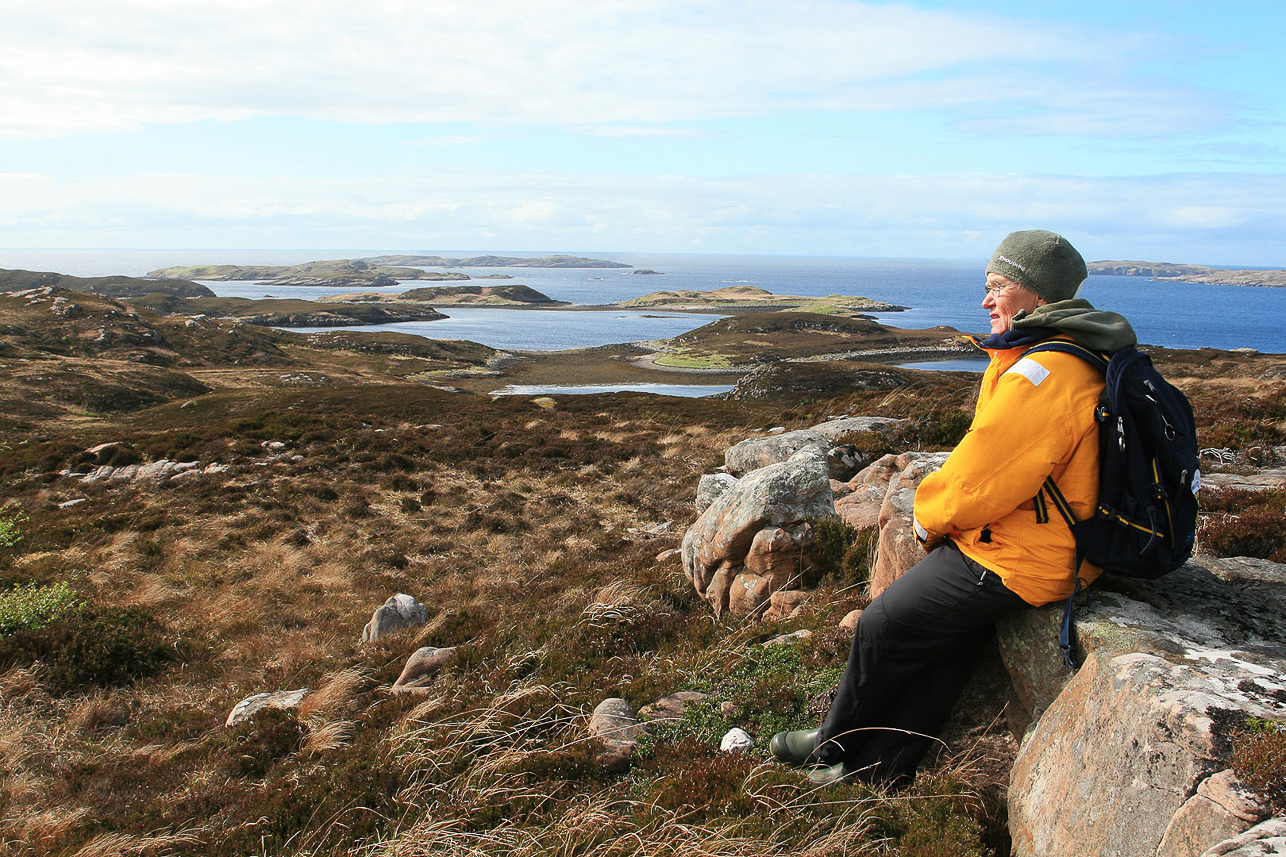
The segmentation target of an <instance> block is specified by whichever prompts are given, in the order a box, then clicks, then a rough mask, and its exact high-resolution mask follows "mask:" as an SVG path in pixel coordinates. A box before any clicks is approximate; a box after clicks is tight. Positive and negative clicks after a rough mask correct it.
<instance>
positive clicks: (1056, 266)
mask: <svg viewBox="0 0 1286 857" xmlns="http://www.w3.org/2000/svg"><path fill="white" fill-rule="evenodd" d="M987 273H988V274H999V275H1000V276H1002V277H1004V278H1006V279H1008V280H1012V281H1014V282H1015V283H1018V284H1019V285H1022V286H1026V287H1027V288H1029V289H1031V290H1032V291H1033V292H1035V293H1036V294H1038V295H1040V296H1041V297H1042V298H1044V299H1045V300H1047V301H1049V302H1050V303H1058V302H1059V301H1065V300H1070V299H1072V298H1074V297H1076V290H1077V289H1079V288H1080V286H1081V282H1082V281H1083V280H1084V279H1085V278H1086V276H1088V275H1089V271H1087V270H1086V268H1085V260H1084V259H1082V258H1081V254H1080V253H1077V252H1076V248H1075V247H1073V246H1072V245H1071V244H1069V243H1068V242H1067V239H1066V238H1064V237H1063V236H1061V235H1059V234H1057V233H1055V232H1047V231H1045V230H1044V229H1030V230H1028V231H1026V232H1011V233H1009V234H1008V235H1007V236H1005V240H1004V241H1001V242H1000V246H999V247H997V248H996V252H995V253H992V254H991V261H990V262H988V263H987Z"/></svg>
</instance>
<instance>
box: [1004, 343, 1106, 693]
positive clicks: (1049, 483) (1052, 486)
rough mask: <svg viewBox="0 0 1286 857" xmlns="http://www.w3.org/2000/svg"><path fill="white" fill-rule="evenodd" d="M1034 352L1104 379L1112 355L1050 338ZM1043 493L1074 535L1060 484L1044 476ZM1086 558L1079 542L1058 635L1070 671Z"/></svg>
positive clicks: (1073, 521) (1073, 515)
mask: <svg viewBox="0 0 1286 857" xmlns="http://www.w3.org/2000/svg"><path fill="white" fill-rule="evenodd" d="M1034 351H1057V352H1060V353H1063V354H1072V355H1075V356H1077V357H1079V358H1081V359H1082V360H1084V361H1085V362H1086V363H1089V364H1090V365H1091V366H1094V367H1095V368H1096V369H1098V370H1099V371H1100V372H1102V373H1103V375H1104V377H1105V378H1106V376H1107V364H1108V361H1109V360H1110V359H1111V356H1110V355H1109V354H1107V353H1105V352H1101V351H1095V350H1094V349H1092V348H1086V347H1085V346H1084V345H1081V344H1080V343H1079V342H1075V341H1072V340H1067V339H1050V340H1046V341H1045V342H1042V343H1040V344H1039V345H1033V346H1032V347H1031V348H1028V349H1027V350H1026V351H1025V352H1023V356H1026V355H1028V354H1031V353H1032V352H1034ZM1043 491H1044V493H1045V494H1046V495H1048V496H1049V499H1050V501H1051V502H1052V503H1053V504H1054V508H1056V509H1058V513H1059V514H1060V515H1062V516H1063V520H1065V521H1066V522H1067V527H1068V529H1069V530H1071V531H1072V532H1073V534H1074V533H1075V532H1076V530H1075V527H1076V525H1077V524H1078V523H1080V522H1079V521H1078V520H1077V518H1076V513H1075V512H1073V511H1072V505H1071V504H1070V503H1068V502H1067V498H1066V497H1064V496H1063V492H1062V491H1060V490H1059V488H1058V485H1057V484H1056V483H1055V482H1054V477H1053V476H1046V477H1045V484H1044V486H1043ZM1036 496H1037V500H1039V499H1040V494H1037V495H1036ZM1038 505H1043V504H1038ZM1073 538H1075V536H1073ZM1084 558H1085V557H1084V554H1082V553H1081V546H1080V543H1079V542H1076V553H1075V559H1074V560H1073V561H1072V582H1073V584H1074V586H1073V588H1072V594H1071V595H1069V596H1067V601H1066V602H1065V603H1064V606H1063V624H1062V627H1061V629H1060V630H1059V634H1058V647H1059V648H1060V649H1062V651H1063V666H1065V667H1067V668H1068V669H1069V670H1075V669H1076V652H1075V643H1074V641H1073V639H1072V636H1073V634H1074V632H1075V630H1076V629H1075V625H1074V624H1073V622H1072V608H1073V605H1074V602H1075V599H1076V595H1077V594H1078V593H1079V592H1080V591H1081V562H1082V561H1083V560H1084Z"/></svg>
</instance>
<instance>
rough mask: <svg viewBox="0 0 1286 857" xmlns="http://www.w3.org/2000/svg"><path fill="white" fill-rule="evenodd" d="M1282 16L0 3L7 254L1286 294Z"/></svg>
mask: <svg viewBox="0 0 1286 857" xmlns="http://www.w3.org/2000/svg"><path fill="white" fill-rule="evenodd" d="M1284 44H1286V3H1282V2H1279V0H1249V2H1246V0H1222V2H1219V3H1212V2H1210V0H1202V2H1189V0H1166V2H1160V0H1132V1H1131V0H1111V2H1100V0H1079V2H1076V3H1063V2H1060V3H1045V2H1038V1H1036V2H1034V1H1033V0H1027V2H1008V0H991V1H990V2H985V1H984V0H954V1H953V0H913V2H902V3H882V2H851V0H791V2H789V3H786V2H781V0H771V1H770V2H759V0H744V2H721V0H483V1H482V2H476V0H475V2H461V0H366V2H361V3H354V2H351V0H345V2H337V1H336V0H291V1H290V2H287V1H286V0H41V2H40V3H39V4H37V3H32V2H31V1H30V0H0V248H10V249H34V248H74V247H92V248H112V249H135V248H260V249H270V248H290V249H295V248H316V249H327V248H352V247H363V248H371V249H372V250H387V251H406V252H417V251H418V252H444V251H449V252H454V251H477V252H491V251H513V252H582V253H594V252H598V253H628V252H636V253H647V252H656V253H662V252H664V253H674V252H691V253H731V254H770V255H813V256H867V257H904V258H942V259H977V258H983V259H985V258H986V257H987V256H988V255H989V254H990V253H991V250H992V249H993V248H994V247H995V245H996V243H997V242H998V241H999V240H1000V239H1001V238H1003V237H1004V235H1005V234H1007V233H1008V232H1010V231H1012V230H1015V229H1030V228H1043V229H1051V230H1054V231H1057V232H1061V233H1063V234H1064V235H1066V236H1067V237H1068V238H1069V239H1070V240H1071V241H1072V242H1073V243H1074V244H1075V245H1076V246H1078V247H1079V248H1080V249H1081V250H1082V253H1083V254H1084V255H1085V256H1086V258H1087V259H1091V260H1093V259H1136V260H1146V261H1170V262H1186V263H1194V264H1215V265H1229V266H1238V265H1244V266H1257V267H1286V240H1283V239H1284V238H1286V95H1284V94H1283V89H1284V87H1283V83H1286V49H1284V47H1283V45H1284Z"/></svg>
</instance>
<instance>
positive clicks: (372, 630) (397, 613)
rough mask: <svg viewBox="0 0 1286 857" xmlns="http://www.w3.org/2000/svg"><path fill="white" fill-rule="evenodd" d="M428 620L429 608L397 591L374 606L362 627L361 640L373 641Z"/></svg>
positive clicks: (365, 641) (364, 641)
mask: <svg viewBox="0 0 1286 857" xmlns="http://www.w3.org/2000/svg"><path fill="white" fill-rule="evenodd" d="M427 621H429V608H427V607H425V606H424V605H423V604H421V603H420V602H419V601H416V600H415V599H414V598H412V597H411V596H410V595H407V594H405V593H403V592H399V593H398V594H397V595H394V596H393V597H392V598H390V599H389V600H388V601H385V602H384V603H383V604H382V605H380V606H379V607H378V608H376V610H375V612H374V613H373V614H372V615H371V621H369V622H367V623H366V627H364V628H363V629H362V642H363V643H373V642H375V641H376V640H378V639H380V638H381V637H387V636H388V635H389V634H392V633H395V632H397V631H400V630H402V629H403V628H409V627H411V626H413V625H423V624H424V623H425V622H427Z"/></svg>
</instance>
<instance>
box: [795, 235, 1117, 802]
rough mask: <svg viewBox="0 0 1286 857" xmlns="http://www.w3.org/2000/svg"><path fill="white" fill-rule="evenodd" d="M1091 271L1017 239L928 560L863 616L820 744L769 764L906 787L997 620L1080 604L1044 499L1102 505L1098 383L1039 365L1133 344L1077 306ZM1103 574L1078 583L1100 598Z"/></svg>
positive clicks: (1080, 370) (1063, 532) (1006, 259)
mask: <svg viewBox="0 0 1286 857" xmlns="http://www.w3.org/2000/svg"><path fill="white" fill-rule="evenodd" d="M1086 275H1087V270H1086V267H1085V261H1084V259H1082V258H1081V255H1080V253H1078V252H1077V251H1076V249H1075V248H1074V247H1072V245H1071V244H1070V243H1068V241H1067V239H1065V238H1063V237H1062V236H1061V235H1057V234H1055V233H1053V232H1047V231H1044V230H1031V231H1025V232H1014V233H1012V234H1010V235H1009V236H1008V237H1006V238H1005V239H1004V240H1003V241H1002V242H1001V243H1000V246H999V247H998V248H997V249H996V252H995V253H994V254H993V255H992V257H991V260H990V261H989V262H988V264H987V269H986V276H987V284H986V294H985V296H984V297H983V301H982V308H983V309H985V310H986V311H987V312H988V314H989V316H990V319H991V335H990V336H987V337H986V338H977V337H974V338H973V339H974V342H975V344H977V345H978V346H979V347H980V348H982V349H984V350H985V351H987V353H988V354H989V356H990V358H991V362H990V364H989V365H988V366H987V370H986V373H985V374H984V375H983V379H982V386H981V388H980V390H979V392H978V403H977V406H976V408H975V410H974V418H973V422H972V424H971V425H970V428H969V431H968V432H967V433H966V435H965V437H964V439H963V440H961V441H960V443H959V445H958V446H957V447H956V448H955V450H954V451H953V452H952V453H951V455H950V457H948V459H947V461H946V463H945V464H943V466H942V469H941V470H939V471H938V472H936V473H932V474H930V475H928V476H926V477H925V478H924V481H923V482H922V483H921V484H920V487H919V489H918V490H917V491H916V495H915V530H916V536H917V538H918V539H919V541H920V543H921V544H922V545H923V546H924V548H925V549H926V550H927V551H928V552H929V553H928V556H926V557H925V558H924V559H923V560H921V561H920V562H919V563H917V564H916V565H915V566H914V567H912V568H911V569H910V570H909V571H907V572H906V574H905V575H903V576H902V577H901V578H899V579H898V580H896V581H895V582H894V583H893V584H892V585H891V586H889V588H888V589H887V590H885V591H884V592H883V593H881V594H880V595H879V596H878V597H877V598H875V600H874V601H872V602H871V604H870V606H869V607H867V609H866V610H865V611H863V613H862V615H861V619H860V620H859V622H858V625H857V630H856V632H855V633H854V635H853V645H852V649H851V651H850V653H849V658H848V664H847V667H846V669H845V671H844V675H843V678H842V679H841V680H840V684H839V688H838V690H837V691H836V695H835V699H834V702H833V703H832V705H831V708H830V712H829V713H828V714H827V716H826V719H825V721H824V722H823V723H822V725H821V727H820V728H818V729H808V730H801V731H792V732H779V733H777V734H776V735H774V736H773V738H772V742H771V744H770V749H771V752H772V754H773V756H774V757H776V758H777V759H778V760H779V761H781V762H784V763H786V764H788V765H795V766H800V767H808V768H810V769H811V772H810V774H809V776H810V779H812V780H813V781H814V782H815V783H818V784H831V783H836V782H842V781H852V780H861V781H864V782H868V783H889V784H901V783H906V782H909V781H910V779H911V778H912V777H914V775H915V770H916V767H917V766H918V765H919V763H920V761H921V759H922V758H923V757H924V755H925V753H926V752H927V751H928V749H929V748H930V746H931V745H932V744H933V742H934V741H936V740H937V738H936V736H938V735H939V734H940V733H941V731H942V729H943V727H944V725H945V724H946V721H947V717H948V715H949V714H950V713H951V709H952V707H953V705H954V704H955V702H956V700H957V699H958V698H959V696H960V694H961V692H962V691H963V689H964V686H965V683H966V682H967V681H968V678H969V674H970V671H971V669H972V666H973V663H974V661H975V659H976V657H977V655H978V653H979V652H980V650H981V649H982V648H983V647H984V645H985V644H986V642H987V640H988V639H989V636H990V634H991V633H992V631H993V629H994V625H995V621H996V619H997V618H999V617H1001V616H1003V615H1005V614H1007V613H1012V612H1014V611H1017V610H1021V609H1023V608H1025V607H1027V606H1029V605H1031V606H1040V605H1043V604H1049V603H1051V602H1053V601H1058V600H1060V599H1064V598H1067V597H1068V596H1069V595H1070V594H1071V593H1072V592H1073V591H1074V589H1075V587H1076V581H1075V578H1074V576H1073V574H1072V565H1073V563H1074V561H1075V556H1076V547H1075V543H1074V541H1073V539H1072V534H1071V532H1070V530H1069V529H1068V528H1067V525H1066V524H1065V523H1064V521H1063V519H1062V518H1061V517H1060V516H1059V515H1058V514H1056V513H1055V514H1052V519H1051V516H1050V515H1048V514H1042V513H1041V511H1040V510H1041V509H1043V508H1044V504H1043V503H1038V502H1037V500H1036V498H1037V495H1038V494H1040V491H1041V485H1042V484H1043V483H1044V481H1045V478H1046V477H1047V476H1051V475H1052V476H1053V478H1054V481H1055V482H1056V483H1057V484H1058V486H1059V487H1060V488H1061V489H1062V492H1063V494H1064V495H1065V496H1066V498H1067V500H1068V501H1069V502H1070V504H1071V507H1072V509H1073V510H1074V511H1075V513H1076V515H1077V516H1078V517H1079V518H1082V519H1083V518H1086V517H1088V516H1090V515H1091V514H1092V512H1093V509H1094V506H1095V501H1096V498H1097V494H1098V426H1097V425H1096V423H1095V421H1094V408H1095V406H1096V405H1097V404H1098V400H1099V394H1100V393H1101V392H1102V390H1103V386H1104V379H1103V375H1102V373H1101V372H1099V371H1098V370H1097V369H1095V368H1094V367H1093V366H1091V365H1090V364H1089V363H1087V362H1086V361H1085V360H1083V359H1081V358H1080V357H1078V356H1075V355H1071V354H1065V353H1060V352H1041V353H1038V354H1033V355H1031V356H1024V352H1025V351H1026V350H1027V349H1028V348H1029V347H1031V346H1032V345H1034V344H1036V343H1038V342H1041V341H1043V340H1046V339H1049V338H1051V337H1061V338H1069V339H1072V340H1075V341H1077V342H1079V343H1080V344H1082V345H1084V346H1086V347H1088V348H1092V349H1095V350H1097V351H1109V352H1110V351H1115V350H1116V349H1118V348H1121V347H1123V346H1126V345H1133V344H1134V343H1135V341H1136V339H1135V335H1134V330H1133V329H1132V328H1131V327H1130V324H1129V322H1128V321H1126V320H1125V318H1123V317H1122V316H1120V315H1117V314H1116V313H1111V312H1101V311H1099V310H1096V309H1094V307H1093V306H1091V305H1090V303H1089V302H1088V301H1085V300H1078V299H1076V297H1075V296H1076V293H1077V291H1078V289H1079V288H1080V284H1081V282H1082V281H1083V280H1084V279H1085V277H1086ZM1097 575H1098V569H1097V568H1094V567H1093V566H1091V565H1089V564H1088V563H1085V564H1083V565H1082V566H1081V568H1080V569H1079V577H1080V579H1081V581H1082V582H1084V583H1089V582H1091V581H1093V579H1094V578H1095V577H1097Z"/></svg>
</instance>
